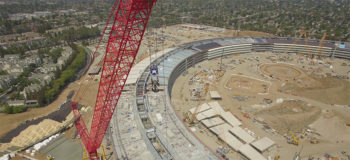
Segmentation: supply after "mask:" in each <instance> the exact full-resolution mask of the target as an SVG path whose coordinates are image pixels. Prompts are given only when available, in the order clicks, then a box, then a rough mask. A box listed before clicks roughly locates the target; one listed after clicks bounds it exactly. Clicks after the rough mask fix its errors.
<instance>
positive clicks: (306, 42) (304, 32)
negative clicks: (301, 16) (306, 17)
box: [284, 30, 309, 54]
mask: <svg viewBox="0 0 350 160" xmlns="http://www.w3.org/2000/svg"><path fill="white" fill-rule="evenodd" d="M299 32H300V35H299V37H298V38H297V39H296V40H295V41H294V43H293V45H291V46H289V47H288V48H287V50H286V51H285V52H284V53H288V52H289V51H290V50H291V49H292V48H293V46H294V45H295V44H296V43H297V42H298V41H299V40H300V39H302V38H304V40H305V45H306V46H307V45H308V44H309V41H308V38H307V32H309V31H308V30H300V31H299ZM307 54H309V48H308V49H307Z"/></svg>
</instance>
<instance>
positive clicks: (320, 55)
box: [318, 32, 327, 59]
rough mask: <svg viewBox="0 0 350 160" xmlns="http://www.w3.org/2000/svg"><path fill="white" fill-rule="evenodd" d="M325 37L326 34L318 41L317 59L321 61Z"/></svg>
mask: <svg viewBox="0 0 350 160" xmlns="http://www.w3.org/2000/svg"><path fill="white" fill-rule="evenodd" d="M326 37H327V33H326V32H325V33H323V36H322V39H321V41H320V45H319V47H318V58H319V59H321V58H322V48H323V46H324V40H325V39H326Z"/></svg>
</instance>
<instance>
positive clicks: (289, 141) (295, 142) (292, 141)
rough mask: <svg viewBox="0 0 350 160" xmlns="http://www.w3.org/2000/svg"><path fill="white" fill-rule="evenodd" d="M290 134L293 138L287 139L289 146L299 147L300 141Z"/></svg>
mask: <svg viewBox="0 0 350 160" xmlns="http://www.w3.org/2000/svg"><path fill="white" fill-rule="evenodd" d="M289 133H290V135H291V137H288V138H287V142H288V143H289V144H294V145H299V143H300V140H299V139H297V138H296V137H295V136H294V134H293V133H292V132H291V131H289Z"/></svg>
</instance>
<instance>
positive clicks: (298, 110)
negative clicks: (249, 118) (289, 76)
mask: <svg viewBox="0 0 350 160" xmlns="http://www.w3.org/2000/svg"><path fill="white" fill-rule="evenodd" d="M320 113H321V109H320V108H319V107H315V106H311V105H308V104H307V103H305V102H303V101H296V100H290V101H284V102H283V103H281V104H278V105H275V106H273V107H270V108H267V109H264V110H261V111H259V112H257V113H255V115H256V116H257V117H262V118H263V119H264V120H265V122H266V123H267V124H268V125H269V126H270V127H272V128H273V129H275V130H277V131H278V132H279V133H280V134H284V133H288V131H289V130H290V131H293V132H298V131H301V130H302V129H303V128H305V127H307V126H308V125H309V124H311V123H312V122H314V121H315V120H316V119H317V118H318V117H319V115H320Z"/></svg>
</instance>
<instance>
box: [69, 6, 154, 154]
mask: <svg viewBox="0 0 350 160" xmlns="http://www.w3.org/2000/svg"><path fill="white" fill-rule="evenodd" d="M119 1H120V2H119V4H118V7H117V9H116V10H115V11H112V12H114V13H113V14H115V18H114V22H113V24H112V30H111V31H110V35H109V39H108V43H107V47H106V52H105V57H104V61H103V67H102V73H101V79H100V84H99V88H98V93H97V99H96V103H95V109H94V115H93V119H92V124H91V130H90V132H89V131H88V129H87V127H86V125H85V123H84V121H83V119H82V117H81V115H80V113H79V109H78V107H77V105H76V103H72V105H71V108H72V110H73V113H74V117H75V121H76V128H77V131H78V134H79V135H80V137H81V139H82V142H83V144H84V146H85V148H86V150H87V151H88V153H89V157H90V159H97V158H98V155H97V149H98V148H99V147H100V145H101V143H102V140H103V137H104V135H105V133H106V130H107V127H108V125H109V122H110V120H111V118H112V116H113V113H114V110H115V108H116V106H117V103H118V100H119V98H120V96H121V93H122V90H123V88H124V85H125V82H126V80H127V78H128V75H129V72H130V70H131V67H132V65H133V63H134V60H135V57H136V54H137V52H138V50H139V47H140V44H141V41H142V38H143V35H144V32H145V29H146V26H147V22H148V19H149V16H150V14H151V11H152V7H153V5H154V4H155V3H156V1H157V0H119Z"/></svg>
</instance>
